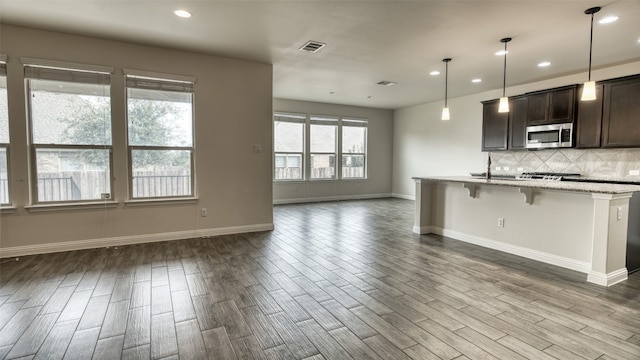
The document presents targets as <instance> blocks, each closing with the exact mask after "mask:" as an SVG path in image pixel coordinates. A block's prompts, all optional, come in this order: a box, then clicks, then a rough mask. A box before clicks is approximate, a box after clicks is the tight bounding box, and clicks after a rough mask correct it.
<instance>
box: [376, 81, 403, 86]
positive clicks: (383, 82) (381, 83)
mask: <svg viewBox="0 0 640 360" xmlns="http://www.w3.org/2000/svg"><path fill="white" fill-rule="evenodd" d="M376 84H378V85H382V86H393V85H396V84H398V83H397V82H395V81H387V80H383V81H379V82H377V83H376Z"/></svg>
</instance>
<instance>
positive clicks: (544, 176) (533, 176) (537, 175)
mask: <svg viewBox="0 0 640 360" xmlns="http://www.w3.org/2000/svg"><path fill="white" fill-rule="evenodd" d="M471 176H473V177H486V176H487V173H484V172H483V173H471ZM568 177H570V178H579V177H580V174H578V173H556V172H523V173H522V174H517V175H510V174H492V175H491V178H492V179H511V180H546V181H562V180H564V179H566V178H568Z"/></svg>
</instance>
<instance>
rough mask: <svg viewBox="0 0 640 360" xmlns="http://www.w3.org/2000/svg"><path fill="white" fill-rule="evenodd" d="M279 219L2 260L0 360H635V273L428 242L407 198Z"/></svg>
mask: <svg viewBox="0 0 640 360" xmlns="http://www.w3.org/2000/svg"><path fill="white" fill-rule="evenodd" d="M274 221H275V226H276V229H275V231H273V232H265V233H253V234H242V235H233V236H220V237H214V238H207V239H191V240H182V241H171V242H164V243H154V244H143V245H133V246H124V247H119V248H106V249H94V250H86V251H73V252H64V253H56V254H47V255H36V256H30V257H25V258H22V259H20V261H19V262H15V261H9V262H4V263H3V264H2V266H1V268H0V270H1V284H0V359H18V358H20V359H91V358H93V359H120V358H121V359H150V358H151V359H207V358H208V359H327V360H333V359H352V358H353V359H635V360H637V359H640V274H634V275H631V276H630V278H629V280H628V281H626V282H624V283H621V284H618V285H615V286H613V287H610V288H604V287H599V286H596V285H592V284H589V283H586V282H585V276H584V275H583V274H579V273H575V272H572V271H567V270H564V269H559V268H556V267H553V266H549V265H545V264H542V263H538V262H535V261H531V260H527V259H523V258H520V257H516V256H512V255H508V254H504V253H500V252H496V251H492V250H488V249H483V248H480V247H477V246H473V245H469V244H465V243H462V242H459V241H456V240H452V239H447V238H442V237H438V236H424V235H423V236H419V235H416V234H413V233H411V228H412V225H413V224H412V221H413V202H411V201H406V200H399V199H381V200H366V201H347V202H338V203H320V204H302V205H284V206H276V207H275V209H274ZM5 261H6V259H5Z"/></svg>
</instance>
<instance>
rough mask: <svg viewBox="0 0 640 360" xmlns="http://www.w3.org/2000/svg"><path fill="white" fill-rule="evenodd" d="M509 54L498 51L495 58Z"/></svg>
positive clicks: (504, 51)
mask: <svg viewBox="0 0 640 360" xmlns="http://www.w3.org/2000/svg"><path fill="white" fill-rule="evenodd" d="M508 53H509V52H508V51H506V50H500V51H496V55H497V56H505V55H506V54H508Z"/></svg>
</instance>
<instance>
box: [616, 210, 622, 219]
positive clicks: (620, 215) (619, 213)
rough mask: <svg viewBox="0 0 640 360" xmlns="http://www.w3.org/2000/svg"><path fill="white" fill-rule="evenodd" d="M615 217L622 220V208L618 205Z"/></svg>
mask: <svg viewBox="0 0 640 360" xmlns="http://www.w3.org/2000/svg"><path fill="white" fill-rule="evenodd" d="M616 218H617V219H618V220H622V208H621V207H618V211H617V214H616Z"/></svg>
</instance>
